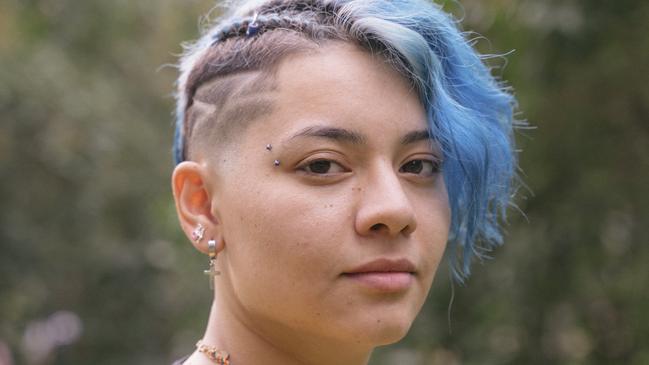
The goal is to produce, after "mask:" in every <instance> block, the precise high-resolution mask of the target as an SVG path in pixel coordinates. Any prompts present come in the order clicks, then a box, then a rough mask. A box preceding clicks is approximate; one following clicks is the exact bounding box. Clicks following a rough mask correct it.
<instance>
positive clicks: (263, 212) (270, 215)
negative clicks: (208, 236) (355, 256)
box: [222, 181, 351, 318]
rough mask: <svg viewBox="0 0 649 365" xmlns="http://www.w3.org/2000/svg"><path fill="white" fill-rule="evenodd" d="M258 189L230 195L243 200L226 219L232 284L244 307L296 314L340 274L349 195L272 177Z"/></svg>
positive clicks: (314, 302) (317, 298)
mask: <svg viewBox="0 0 649 365" xmlns="http://www.w3.org/2000/svg"><path fill="white" fill-rule="evenodd" d="M255 188H256V189H257V190H256V191H252V192H250V191H249V192H248V193H247V194H243V195H241V194H239V195H231V196H238V197H239V199H236V201H232V202H230V203H229V204H227V205H228V209H227V210H226V214H225V215H223V217H222V220H223V224H224V230H225V231H224V236H225V239H226V251H227V254H226V255H227V264H228V266H229V268H228V269H229V270H230V272H231V278H232V284H233V288H235V290H237V291H238V293H237V295H238V296H239V298H240V301H241V302H242V303H243V304H244V305H250V306H256V305H258V304H259V303H263V305H264V307H265V308H264V309H263V310H266V311H272V312H275V314H277V313H278V312H282V313H293V314H292V315H293V317H296V318H297V317H299V312H300V311H304V310H305V308H313V307H314V306H317V303H318V302H319V301H322V299H323V298H324V297H326V294H327V292H328V291H329V289H330V285H332V283H333V281H334V279H335V277H336V276H337V275H338V271H337V270H338V268H337V267H336V263H337V262H338V261H339V260H338V259H337V256H338V254H339V253H340V250H339V248H340V247H339V246H340V245H342V244H343V243H344V242H345V240H344V239H343V233H342V232H343V231H344V230H343V227H344V226H345V225H350V224H351V218H350V215H349V213H348V212H347V209H346V207H344V206H343V202H344V201H345V199H344V198H341V197H334V198H332V199H336V200H331V199H330V198H328V197H327V196H326V195H318V194H317V192H312V191H308V192H305V193H299V192H296V189H294V188H291V189H286V188H282V187H281V186H279V185H278V184H273V182H272V181H269V182H268V183H267V184H264V185H259V184H258V185H256V187H255ZM243 190H246V189H243ZM290 307H293V308H294V309H295V311H289V310H287V309H290ZM257 309H258V308H257ZM307 310H308V309H307Z"/></svg>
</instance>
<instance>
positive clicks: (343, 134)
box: [288, 126, 431, 145]
mask: <svg viewBox="0 0 649 365" xmlns="http://www.w3.org/2000/svg"><path fill="white" fill-rule="evenodd" d="M298 137H316V138H326V139H331V140H334V141H339V142H347V143H351V144H355V145H361V144H366V143H367V138H366V137H365V136H364V135H362V134H360V133H358V132H354V131H350V130H348V129H344V128H336V127H324V126H312V127H307V128H304V129H302V130H301V131H299V132H297V133H296V134H294V135H293V136H291V137H290V138H289V139H288V140H292V139H294V138H298ZM424 140H431V137H430V132H429V131H428V130H419V131H412V132H409V133H407V134H406V135H404V136H403V137H402V138H401V144H402V145H408V144H412V143H416V142H419V141H424Z"/></svg>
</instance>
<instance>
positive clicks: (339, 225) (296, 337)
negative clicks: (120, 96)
mask: <svg viewBox="0 0 649 365" xmlns="http://www.w3.org/2000/svg"><path fill="white" fill-rule="evenodd" d="M180 69H181V75H180V78H179V82H178V85H179V90H178V109H177V129H176V140H175V146H174V152H175V157H176V162H177V166H176V168H175V170H174V173H173V178H172V184H173V192H174V198H175V201H176V207H177V212H178V217H179V219H180V223H181V226H182V228H183V230H184V232H185V233H186V235H187V237H188V238H189V239H190V240H191V241H192V242H193V243H194V246H195V247H196V249H198V250H200V251H201V252H203V253H205V254H207V255H209V265H210V266H209V269H208V270H206V273H207V274H208V276H209V277H210V280H211V281H210V286H213V289H214V302H213V305H212V308H211V312H210V317H209V320H208V324H207V329H206V331H205V334H204V336H203V338H202V339H201V340H200V341H199V342H198V344H197V349H196V351H195V352H194V353H193V354H192V355H191V356H189V357H188V358H186V359H183V360H182V361H179V362H178V363H183V364H188V365H197V364H198V365H200V364H214V363H216V364H228V363H231V364H233V365H239V364H283V365H286V364H351V365H353V364H366V363H367V362H368V359H369V357H370V354H371V352H372V350H373V349H374V348H375V347H377V346H380V345H385V344H389V343H394V342H396V341H398V340H400V339H401V338H402V337H403V336H405V334H406V332H407V331H408V329H409V327H410V326H411V324H412V321H413V320H414V318H415V317H416V315H417V313H418V312H419V310H420V309H421V307H422V305H423V303H424V300H425V298H426V296H427V294H428V290H429V288H430V286H431V283H432V281H433V277H434V275H435V271H436V269H437V267H438V265H439V263H440V260H441V259H442V256H443V254H444V252H445V250H446V252H447V255H448V256H449V264H450V267H451V268H452V272H453V273H454V275H455V277H456V279H458V280H462V279H463V278H464V277H466V276H467V275H468V274H469V267H470V262H471V258H472V255H473V254H474V253H478V247H477V245H476V242H481V243H482V246H483V247H487V248H488V247H489V246H491V245H494V244H498V243H499V242H500V240H501V237H500V235H499V230H498V220H499V218H501V217H502V216H503V215H504V210H505V207H506V205H507V204H508V201H509V199H510V196H511V194H510V192H511V185H512V184H511V181H512V177H513V170H514V165H515V162H514V158H513V146H512V138H511V131H512V106H513V98H512V97H511V96H510V95H509V94H508V93H506V92H505V91H503V90H502V88H501V87H500V86H499V85H498V83H497V82H496V81H495V80H494V79H493V78H492V77H491V76H490V74H489V71H488V69H487V68H486V67H485V66H484V65H483V64H482V63H481V61H480V56H479V55H478V54H476V53H475V51H473V50H472V49H471V47H470V46H469V45H467V43H466V41H465V40H464V39H463V38H462V36H461V34H460V33H459V32H458V30H457V29H456V27H455V25H454V23H453V21H452V19H451V18H450V17H449V16H448V15H446V14H444V13H443V12H441V11H440V10H439V9H438V8H436V7H435V6H433V5H431V4H429V3H427V2H425V1H420V0H401V1H388V0H381V1H368V0H362V1H340V0H271V1H261V2H260V1H255V2H250V1H249V2H247V3H244V4H242V5H240V6H238V7H234V8H233V10H232V11H230V13H228V14H226V15H225V16H224V17H223V18H222V19H221V20H220V22H219V23H217V24H216V25H215V26H213V27H212V28H210V29H209V30H208V32H206V34H205V35H204V36H203V37H202V38H201V39H200V40H199V41H198V42H197V43H196V44H194V45H193V46H192V47H190V48H189V49H188V50H187V53H186V54H185V56H184V57H183V59H182V61H181V65H180ZM447 242H448V245H449V246H450V247H449V248H448V249H447V248H446V246H447ZM456 254H459V255H460V256H456ZM216 255H218V263H216ZM218 272H220V275H217V274H218Z"/></svg>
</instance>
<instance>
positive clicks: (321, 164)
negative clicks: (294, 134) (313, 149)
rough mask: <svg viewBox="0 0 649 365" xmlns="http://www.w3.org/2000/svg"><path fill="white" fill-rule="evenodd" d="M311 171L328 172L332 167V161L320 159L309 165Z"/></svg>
mask: <svg viewBox="0 0 649 365" xmlns="http://www.w3.org/2000/svg"><path fill="white" fill-rule="evenodd" d="M307 168H308V169H309V171H310V172H312V173H314V174H326V173H328V172H329V170H330V169H331V161H327V160H319V161H314V162H311V163H310V164H308V165H307Z"/></svg>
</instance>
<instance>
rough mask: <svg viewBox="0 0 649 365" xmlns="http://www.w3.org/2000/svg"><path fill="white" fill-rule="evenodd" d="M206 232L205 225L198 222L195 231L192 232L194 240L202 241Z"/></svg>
mask: <svg viewBox="0 0 649 365" xmlns="http://www.w3.org/2000/svg"><path fill="white" fill-rule="evenodd" d="M204 234H205V227H203V225H202V224H200V223H199V224H198V226H196V228H195V229H194V231H193V232H192V240H194V242H196V243H200V242H201V241H202V240H203V235H204Z"/></svg>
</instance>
